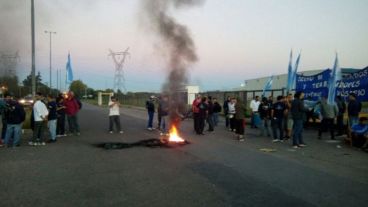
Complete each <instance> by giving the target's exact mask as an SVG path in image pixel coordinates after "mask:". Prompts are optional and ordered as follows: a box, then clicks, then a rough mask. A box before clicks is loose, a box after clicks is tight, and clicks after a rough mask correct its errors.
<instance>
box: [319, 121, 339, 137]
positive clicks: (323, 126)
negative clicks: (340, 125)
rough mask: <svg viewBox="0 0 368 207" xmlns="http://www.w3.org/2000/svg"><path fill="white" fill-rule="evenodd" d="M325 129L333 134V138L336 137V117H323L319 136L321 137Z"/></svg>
mask: <svg viewBox="0 0 368 207" xmlns="http://www.w3.org/2000/svg"><path fill="white" fill-rule="evenodd" d="M325 130H329V131H330V134H331V139H335V130H334V119H330V118H323V119H322V121H321V125H320V128H319V130H318V137H321V136H322V132H323V131H325Z"/></svg>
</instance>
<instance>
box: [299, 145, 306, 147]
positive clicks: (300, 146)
mask: <svg viewBox="0 0 368 207" xmlns="http://www.w3.org/2000/svg"><path fill="white" fill-rule="evenodd" d="M306 146H307V145H306V144H300V145H299V147H306Z"/></svg>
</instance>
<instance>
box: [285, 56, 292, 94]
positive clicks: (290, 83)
mask: <svg viewBox="0 0 368 207" xmlns="http://www.w3.org/2000/svg"><path fill="white" fill-rule="evenodd" d="M292 61H293V50H291V51H290V58H289V66H288V76H287V83H286V91H287V93H289V91H290V90H291V87H292V85H293V84H292V77H293V66H292V65H291V62H292Z"/></svg>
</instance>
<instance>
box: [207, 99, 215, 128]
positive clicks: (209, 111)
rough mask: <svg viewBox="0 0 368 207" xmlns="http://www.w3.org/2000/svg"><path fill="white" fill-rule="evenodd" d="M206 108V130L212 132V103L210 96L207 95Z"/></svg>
mask: <svg viewBox="0 0 368 207" xmlns="http://www.w3.org/2000/svg"><path fill="white" fill-rule="evenodd" d="M207 110H208V116H207V123H208V130H207V131H209V132H213V130H214V129H213V127H214V121H213V103H212V97H211V96H208V100H207Z"/></svg>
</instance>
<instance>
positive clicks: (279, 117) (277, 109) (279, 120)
mask: <svg viewBox="0 0 368 207" xmlns="http://www.w3.org/2000/svg"><path fill="white" fill-rule="evenodd" d="M285 109H286V107H285V103H284V98H283V96H277V102H276V103H274V104H273V105H272V109H271V122H272V123H271V125H272V132H273V142H280V141H281V142H282V141H283V138H284V127H283V121H284V115H285ZM277 130H279V133H280V134H279V136H277Z"/></svg>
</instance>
